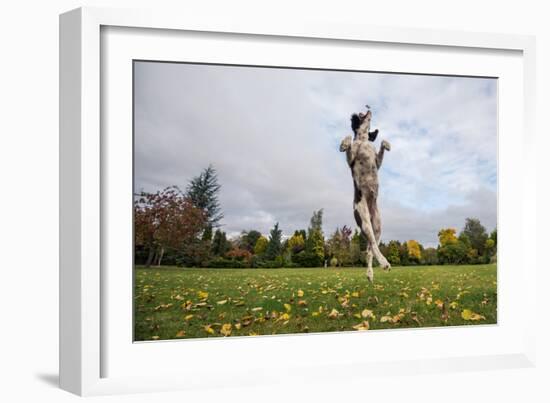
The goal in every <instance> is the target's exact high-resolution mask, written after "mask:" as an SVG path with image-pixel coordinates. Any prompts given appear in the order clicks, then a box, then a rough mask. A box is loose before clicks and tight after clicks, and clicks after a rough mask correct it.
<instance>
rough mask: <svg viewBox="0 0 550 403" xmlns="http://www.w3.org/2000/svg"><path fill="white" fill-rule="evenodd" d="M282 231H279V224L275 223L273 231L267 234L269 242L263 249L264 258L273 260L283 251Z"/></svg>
mask: <svg viewBox="0 0 550 403" xmlns="http://www.w3.org/2000/svg"><path fill="white" fill-rule="evenodd" d="M282 235H283V231H281V230H280V229H279V223H276V224H275V226H274V227H273V229H272V230H271V231H270V232H269V242H268V243H267V247H266V249H265V257H266V258H267V259H269V260H274V259H275V258H276V257H277V256H279V255H280V254H281V252H282V250H283V246H282V243H281V239H282Z"/></svg>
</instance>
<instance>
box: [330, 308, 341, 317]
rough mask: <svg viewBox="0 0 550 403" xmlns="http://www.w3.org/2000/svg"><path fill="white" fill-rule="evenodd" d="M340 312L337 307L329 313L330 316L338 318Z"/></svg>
mask: <svg viewBox="0 0 550 403" xmlns="http://www.w3.org/2000/svg"><path fill="white" fill-rule="evenodd" d="M338 314H339V312H338V311H337V310H336V309H332V311H330V313H329V314H328V317H329V318H330V319H336V318H337V317H338Z"/></svg>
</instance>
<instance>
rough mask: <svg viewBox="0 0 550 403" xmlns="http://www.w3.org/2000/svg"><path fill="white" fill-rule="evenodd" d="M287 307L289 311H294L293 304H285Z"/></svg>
mask: <svg viewBox="0 0 550 403" xmlns="http://www.w3.org/2000/svg"><path fill="white" fill-rule="evenodd" d="M285 309H286V310H287V312H290V311H292V306H291V305H290V304H285Z"/></svg>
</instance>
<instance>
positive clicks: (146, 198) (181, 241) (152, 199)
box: [134, 187, 206, 266]
mask: <svg viewBox="0 0 550 403" xmlns="http://www.w3.org/2000/svg"><path fill="white" fill-rule="evenodd" d="M205 227H206V215H205V213H204V211H203V210H202V209H199V208H197V207H195V206H194V205H193V203H192V202H191V201H190V200H189V199H188V198H186V197H185V196H183V195H182V193H181V192H180V191H179V189H178V188H177V187H168V188H166V189H164V190H162V191H159V192H156V193H145V192H142V193H141V194H140V195H139V197H138V198H137V200H135V201H134V228H135V241H136V245H142V246H143V247H144V248H146V249H147V250H148V253H149V254H148V258H147V262H146V266H150V265H151V263H152V262H153V259H154V258H155V257H156V261H157V262H158V264H160V262H161V260H162V255H163V254H164V251H165V250H166V249H173V250H177V251H184V250H185V249H186V246H188V245H194V244H195V243H196V242H197V240H200V236H201V234H202V233H203V231H204V230H205Z"/></svg>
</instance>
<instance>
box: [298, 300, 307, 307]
mask: <svg viewBox="0 0 550 403" xmlns="http://www.w3.org/2000/svg"><path fill="white" fill-rule="evenodd" d="M306 305H307V302H306V301H305V300H303V299H301V300H299V301H298V306H306Z"/></svg>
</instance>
